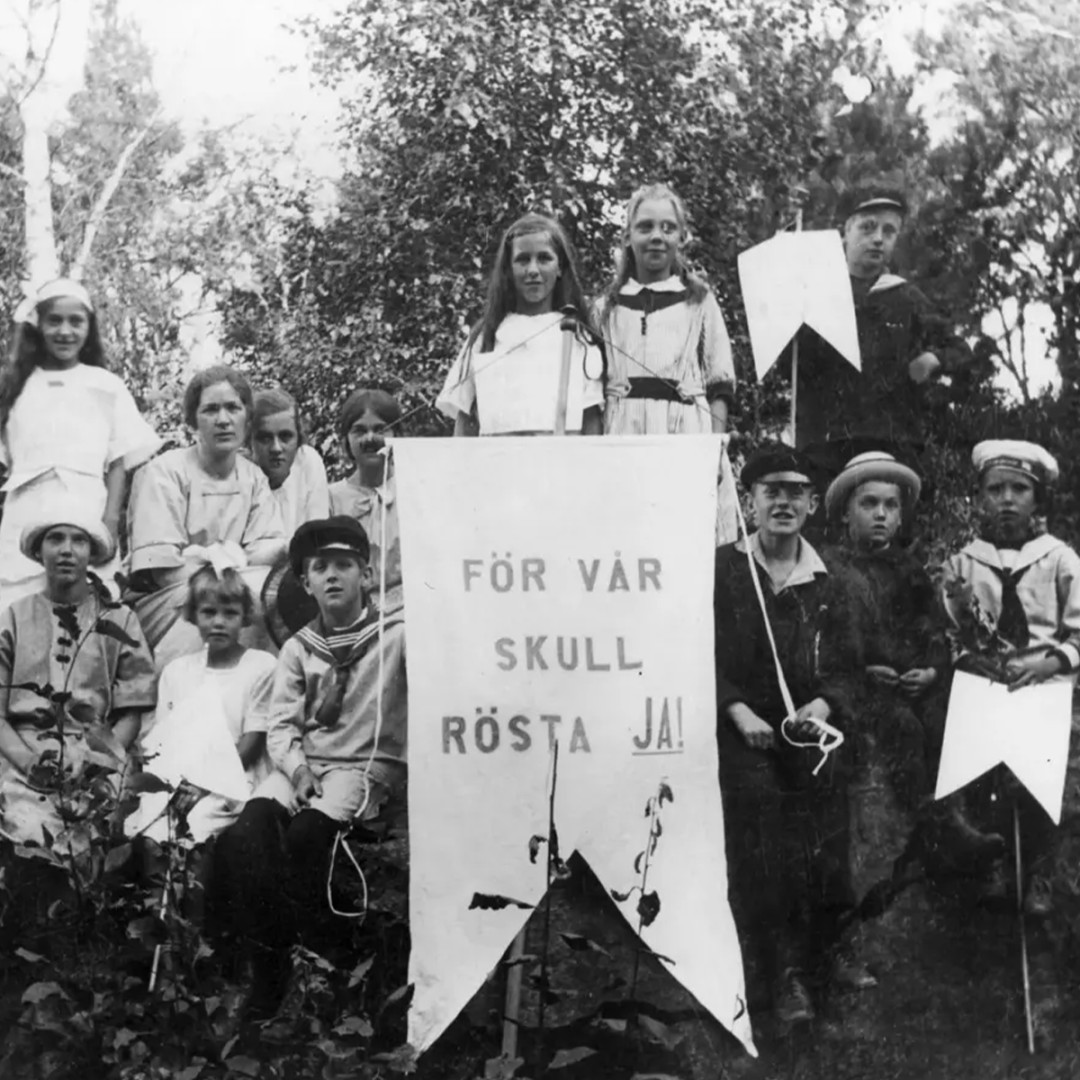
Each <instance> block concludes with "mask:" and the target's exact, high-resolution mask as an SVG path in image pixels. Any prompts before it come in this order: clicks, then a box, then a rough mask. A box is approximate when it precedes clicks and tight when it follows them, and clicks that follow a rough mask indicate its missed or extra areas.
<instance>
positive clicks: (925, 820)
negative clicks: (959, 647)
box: [820, 451, 1004, 894]
mask: <svg viewBox="0 0 1080 1080" xmlns="http://www.w3.org/2000/svg"><path fill="white" fill-rule="evenodd" d="M921 489H922V481H921V480H920V478H919V476H918V474H917V473H916V472H915V471H914V470H913V469H911V468H909V467H908V466H907V465H904V464H902V463H901V462H899V461H897V460H896V459H895V458H894V457H893V456H892V455H891V454H887V453H884V452H880V451H869V452H867V453H864V454H859V455H857V456H856V457H854V458H852V459H851V461H849V462H848V464H847V465H846V466H845V468H844V469H843V471H842V472H841V473H840V475H839V476H837V477H836V479H835V480H833V482H832V483H831V484H830V485H829V489H828V491H827V492H826V493H825V512H826V517H827V518H828V519H829V520H830V521H831V522H833V523H834V524H838V525H840V526H841V527H842V529H843V532H844V540H843V542H842V543H841V544H840V545H838V546H837V547H833V548H830V549H829V550H828V551H827V552H826V553H825V563H826V565H827V567H828V569H829V579H828V588H827V590H826V600H825V613H824V620H823V623H822V628H821V646H820V656H821V668H822V670H823V672H824V673H825V675H826V678H827V680H828V682H829V685H830V687H831V688H832V691H833V693H834V694H835V695H836V696H837V697H838V698H841V699H842V700H843V703H844V714H845V715H846V716H848V717H849V718H850V720H849V729H850V730H849V732H848V750H849V755H848V756H849V760H850V761H851V762H852V785H851V789H850V792H849V794H850V802H851V809H852V815H853V827H852V862H853V868H854V877H855V886H856V890H857V892H858V893H859V894H863V893H865V891H866V890H867V889H868V888H870V887H872V886H874V885H876V884H878V883H879V882H885V881H888V880H890V879H891V878H892V876H893V874H894V870H895V867H896V864H897V860H899V859H900V858H901V856H903V855H905V854H906V853H914V852H912V850H911V849H910V848H909V843H910V841H911V840H912V839H913V834H914V830H915V829H916V826H918V834H917V839H918V844H917V845H916V846H917V848H918V849H919V853H920V854H921V855H922V856H923V858H924V861H925V858H926V857H928V856H929V857H933V858H937V857H939V856H949V857H951V856H955V855H965V856H972V857H980V856H984V857H988V856H993V855H997V854H1000V853H1001V851H1003V850H1004V841H1003V839H1002V837H1000V836H988V835H985V834H983V833H981V832H979V831H978V830H977V829H975V828H974V827H973V826H972V825H971V824H969V823H968V821H967V819H966V817H965V815H964V813H963V804H962V802H961V801H960V800H959V799H945V800H942V801H940V802H935V801H934V798H933V791H934V788H933V784H934V777H935V776H936V773H937V763H938V759H939V757H940V752H941V738H942V734H943V731H944V723H945V692H946V690H947V687H948V677H949V666H950V665H949V645H948V641H947V639H946V634H945V617H944V613H943V612H942V610H941V605H940V603H939V601H938V596H937V590H936V589H935V587H934V584H933V582H932V581H931V580H930V576H929V575H928V574H927V572H926V570H925V569H924V568H923V566H922V564H921V563H920V562H919V561H918V560H917V559H916V558H915V557H914V555H912V554H911V553H910V552H909V551H907V550H906V549H904V548H902V547H900V545H899V543H898V542H897V538H898V535H899V533H900V530H901V527H902V526H903V525H904V524H905V523H909V522H910V518H911V515H912V512H913V508H914V506H915V504H916V502H917V501H918V498H919V493H920V491H921ZM879 773H880V774H881V776H882V778H883V779H884V781H885V783H884V784H880V783H878V779H877V777H878V775H879Z"/></svg>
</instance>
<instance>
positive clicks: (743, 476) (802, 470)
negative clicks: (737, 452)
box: [739, 443, 813, 491]
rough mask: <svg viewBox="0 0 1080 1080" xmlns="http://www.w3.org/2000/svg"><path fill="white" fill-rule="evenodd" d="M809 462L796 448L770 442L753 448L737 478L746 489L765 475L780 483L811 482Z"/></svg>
mask: <svg viewBox="0 0 1080 1080" xmlns="http://www.w3.org/2000/svg"><path fill="white" fill-rule="evenodd" d="M812 475H813V473H812V467H811V465H810V462H809V461H807V460H806V458H805V457H804V456H803V455H802V454H800V453H799V451H798V450H794V449H792V448H791V447H790V446H784V445H783V444H782V443H770V444H766V445H765V446H761V447H759V448H758V449H757V450H755V451H754V452H753V453H752V454H751V455H750V457H749V459H748V460H747V462H746V464H745V465H744V466H743V469H742V472H741V473H740V474H739V479H740V480H741V481H742V485H743V487H744V488H746V490H747V491H749V490H750V488H751V487H752V486H753V485H754V484H756V483H757V482H758V481H759V480H761V479H762V478H763V477H766V476H775V479H776V482H777V483H781V484H813V480H812V479H811V477H812Z"/></svg>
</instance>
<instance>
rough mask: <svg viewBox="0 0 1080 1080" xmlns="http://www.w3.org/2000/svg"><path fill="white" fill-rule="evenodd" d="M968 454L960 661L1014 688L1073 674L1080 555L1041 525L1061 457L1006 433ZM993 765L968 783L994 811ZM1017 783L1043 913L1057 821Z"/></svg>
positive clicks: (954, 609) (951, 600)
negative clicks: (970, 475)
mask: <svg viewBox="0 0 1080 1080" xmlns="http://www.w3.org/2000/svg"><path fill="white" fill-rule="evenodd" d="M972 463H973V464H974V466H975V470H976V472H977V473H978V477H979V494H978V510H979V517H980V525H979V536H978V538H977V539H975V540H973V541H972V542H971V543H970V544H968V545H967V546H966V547H964V548H963V549H962V550H961V551H960V552H958V553H957V554H956V555H954V556H953V557H952V558H951V559H950V560H949V563H948V567H947V577H946V580H945V587H944V599H945V607H946V611H947V612H948V615H949V619H950V622H951V624H952V629H951V637H952V643H953V651H954V655H955V657H956V666H957V667H958V668H960V669H962V670H967V671H974V672H976V673H978V674H983V675H988V676H989V677H991V678H995V679H998V680H1000V681H1003V682H1006V683H1008V684H1009V685H1010V686H1011V687H1013V688H1014V689H1018V688H1020V687H1023V686H1030V685H1034V684H1036V683H1040V682H1043V681H1045V680H1046V679H1051V678H1055V677H1058V676H1062V675H1068V676H1072V677H1074V678H1075V672H1076V671H1077V668H1078V667H1080V556H1078V555H1077V553H1076V552H1075V551H1074V550H1073V549H1072V548H1071V547H1070V546H1069V545H1068V544H1066V543H1065V542H1064V541H1063V540H1059V539H1058V538H1057V537H1056V536H1051V535H1050V534H1049V533H1045V532H1040V530H1039V527H1038V518H1039V516H1041V515H1044V514H1045V513H1046V511H1047V509H1048V506H1049V501H1050V492H1051V489H1052V488H1053V486H1054V485H1055V484H1056V482H1057V479H1058V475H1059V470H1058V463H1057V461H1056V460H1055V459H1054V457H1053V456H1052V455H1051V454H1050V453H1049V452H1048V451H1047V450H1045V449H1044V448H1043V447H1041V446H1039V445H1037V444H1036V443H1032V442H1024V441H1020V440H1006V439H994V440H988V441H986V442H981V443H979V444H978V445H976V447H975V449H974V450H973V451H972ZM995 773H996V775H995V774H991V775H990V776H989V777H987V778H985V779H983V780H980V781H976V784H975V785H973V786H972V787H970V788H968V789H967V791H968V797H969V801H970V802H971V803H973V804H977V803H981V807H980V809H981V810H982V812H984V813H987V814H988V815H992V816H1000V812H1001V808H1002V804H1003V803H1005V802H1007V801H1008V800H1002V799H998V798H997V793H998V790H999V789H1000V788H1001V786H1002V783H1003V780H1002V770H1001V769H998V770H996V771H995ZM1017 788H1018V790H1017V791H1016V800H1017V810H1018V812H1019V819H1020V831H1021V838H1022V843H1023V847H1024V850H1025V852H1026V863H1027V865H1026V869H1027V870H1028V874H1027V880H1026V882H1025V889H1024V909H1025V911H1026V912H1027V914H1029V915H1033V916H1044V915H1047V914H1049V913H1050V912H1051V911H1052V909H1053V899H1052V893H1051V887H1050V877H1049V874H1050V869H1051V864H1052V861H1053V852H1054V830H1053V823H1052V821H1051V820H1050V818H1049V816H1048V815H1047V814H1046V813H1045V812H1044V811H1043V809H1042V808H1041V807H1040V806H1038V805H1037V804H1036V803H1035V800H1034V799H1033V798H1032V797H1031V796H1030V795H1029V794H1028V792H1027V791H1026V789H1023V788H1020V787H1019V785H1017ZM995 804H996V805H995ZM994 811H996V812H997V813H996V814H995V813H994ZM997 869H998V872H997V873H995V875H994V876H993V878H992V879H991V880H990V881H989V882H988V886H987V890H986V897H987V898H996V897H997V896H998V895H999V894H1003V893H1004V891H1005V888H1006V878H1005V874H1004V871H1003V867H1001V866H999V867H998V868H997Z"/></svg>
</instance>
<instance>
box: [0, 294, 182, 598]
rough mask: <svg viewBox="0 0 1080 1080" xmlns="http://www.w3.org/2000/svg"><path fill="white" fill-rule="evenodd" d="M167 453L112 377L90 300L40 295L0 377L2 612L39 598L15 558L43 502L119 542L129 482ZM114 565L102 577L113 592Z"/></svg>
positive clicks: (36, 580) (31, 569)
mask: <svg viewBox="0 0 1080 1080" xmlns="http://www.w3.org/2000/svg"><path fill="white" fill-rule="evenodd" d="M160 445H161V440H160V439H159V438H158V437H157V435H156V434H155V433H154V430H153V429H152V428H151V427H150V425H149V424H147V422H146V421H145V420H144V419H143V418H142V416H140V414H139V410H138V407H137V406H136V405H135V401H134V399H133V398H132V396H131V394H130V392H129V391H128V389H127V387H126V386H125V385H124V383H123V382H122V381H121V380H120V379H119V378H118V377H117V376H116V375H113V374H112V373H111V372H109V371H108V370H106V367H105V356H104V353H103V351H102V347H101V338H100V335H99V333H98V325H97V317H96V316H95V314H94V305H93V303H92V302H91V300H90V295H89V293H87V291H86V289H85V288H83V286H82V285H80V284H79V283H78V282H76V281H69V280H67V279H63V278H62V279H60V280H58V281H53V282H50V283H49V284H48V285H46V286H44V287H43V288H42V289H41V291H40V292H39V293H38V295H37V297H36V298H35V302H34V306H33V307H32V308H31V309H30V310H29V311H28V312H27V313H26V315H25V317H24V318H23V320H22V322H21V323H20V325H19V327H18V330H17V332H16V338H15V348H14V351H13V355H12V359H11V360H10V361H9V362H8V363H7V364H5V365H4V367H3V370H2V371H0V464H2V465H3V466H4V468H5V471H6V474H7V475H6V480H5V483H4V488H3V490H4V493H5V500H4V513H3V519H2V520H0V607H6V606H7V605H8V604H10V603H12V602H13V601H14V600H17V599H18V598H19V597H21V596H28V595H30V594H31V593H35V592H40V591H41V589H42V588H43V587H44V574H43V572H42V569H41V566H40V565H39V564H38V563H35V562H32V561H31V560H29V559H27V558H25V557H24V556H23V555H22V554H21V553H20V551H19V537H20V535H21V534H22V530H23V527H24V526H25V525H26V524H27V523H28V521H29V520H30V519H31V517H32V516H33V513H34V508H35V507H39V506H41V505H42V502H43V500H48V501H52V500H53V499H55V498H59V499H63V500H67V501H76V502H79V503H80V504H81V505H85V506H87V507H88V508H90V509H91V510H93V511H96V512H97V513H98V514H100V516H101V518H102V520H103V521H104V523H105V526H106V527H107V528H108V530H109V532H110V533H111V534H112V536H113V539H114V540H116V539H118V537H119V531H120V510H121V506H122V504H123V499H124V480H125V474H126V473H127V471H128V470H129V469H133V468H135V466H136V465H139V464H141V463H142V462H144V461H146V460H147V459H148V458H150V457H152V456H153V455H154V454H155V453H156V452H157V450H158V448H159V447H160ZM115 572H116V563H115V561H114V562H112V563H110V564H109V565H108V566H103V567H99V568H98V569H97V573H98V575H99V576H100V577H101V578H102V579H103V580H104V581H105V583H106V584H107V585H109V586H110V587H112V585H113V580H112V579H113V578H114V576H115Z"/></svg>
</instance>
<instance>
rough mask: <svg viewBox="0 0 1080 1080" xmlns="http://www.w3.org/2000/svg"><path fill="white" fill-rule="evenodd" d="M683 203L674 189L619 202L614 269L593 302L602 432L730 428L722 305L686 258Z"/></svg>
mask: <svg viewBox="0 0 1080 1080" xmlns="http://www.w3.org/2000/svg"><path fill="white" fill-rule="evenodd" d="M689 235H690V231H689V223H688V220H687V214H686V207H685V206H684V205H683V202H682V200H681V199H680V198H679V196H678V195H676V194H675V192H674V191H672V190H671V188H669V187H667V186H666V185H664V184H649V185H646V186H645V187H641V188H638V190H637V191H635V192H634V194H633V195H632V196H631V197H630V201H629V203H628V204H627V207H626V224H625V227H624V229H623V237H622V251H621V253H620V256H619V260H618V264H617V267H616V272H615V277H614V279H613V280H612V283H611V285H610V286H609V288H608V290H607V292H606V293H605V295H604V297H603V299H602V300H601V303H600V311H599V316H600V319H599V321H600V330H601V333H602V334H603V336H604V340H605V342H606V344H607V347H608V362H609V365H610V366H609V377H608V385H607V409H606V415H605V424H604V428H605V431H606V432H607V433H609V434H617V435H621V434H634V435H653V434H672V435H674V434H694V433H707V432H710V431H714V432H723V431H726V430H727V421H728V407H729V405H730V402H731V399H732V395H733V394H734V391H735V367H734V363H733V361H732V355H731V342H730V341H729V339H728V333H727V328H726V327H725V325H724V316H723V313H722V312H721V310H720V305H719V304H718V303H717V301H716V297H715V296H714V295H713V292H712V290H711V289H710V288H709V286H708V285H707V284H706V283H705V282H704V281H703V280H702V279H701V278H700V277H698V276H697V275H696V274H694V273H693V272H692V271H691V270H690V269H689V267H688V266H687V264H686V259H685V253H684V252H685V247H686V243H687V240H688V239H689Z"/></svg>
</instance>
